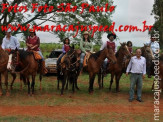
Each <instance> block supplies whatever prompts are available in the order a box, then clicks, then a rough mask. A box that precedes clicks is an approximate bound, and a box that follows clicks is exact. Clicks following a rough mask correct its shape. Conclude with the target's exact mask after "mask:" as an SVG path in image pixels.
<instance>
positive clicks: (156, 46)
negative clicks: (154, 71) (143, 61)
mask: <svg viewBox="0 0 163 122" xmlns="http://www.w3.org/2000/svg"><path fill="white" fill-rule="evenodd" d="M147 44H148V45H150V47H151V50H152V53H153V54H155V53H159V52H160V45H159V43H158V42H157V41H156V38H155V36H154V35H153V34H152V35H151V41H150V42H148V43H147ZM153 58H154V57H153ZM147 75H148V78H151V67H149V66H148V67H147Z"/></svg>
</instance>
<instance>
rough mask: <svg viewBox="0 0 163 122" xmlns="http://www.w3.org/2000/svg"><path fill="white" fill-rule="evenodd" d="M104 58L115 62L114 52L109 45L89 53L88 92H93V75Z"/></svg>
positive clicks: (99, 67)
mask: <svg viewBox="0 0 163 122" xmlns="http://www.w3.org/2000/svg"><path fill="white" fill-rule="evenodd" d="M105 58H108V59H109V60H111V61H112V62H113V63H116V61H117V60H116V57H115V55H114V52H113V50H112V49H111V48H110V47H108V48H105V49H103V50H101V51H98V52H97V53H94V54H91V56H90V57H89V60H88V68H87V69H88V72H89V93H92V92H93V84H94V79H95V76H96V74H98V73H99V72H100V70H101V66H102V64H103V62H104V60H105Z"/></svg>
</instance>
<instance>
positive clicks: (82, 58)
mask: <svg viewBox="0 0 163 122" xmlns="http://www.w3.org/2000/svg"><path fill="white" fill-rule="evenodd" d="M84 56H85V53H82V54H81V55H80V67H79V68H80V70H81V69H82V68H83V60H84Z"/></svg>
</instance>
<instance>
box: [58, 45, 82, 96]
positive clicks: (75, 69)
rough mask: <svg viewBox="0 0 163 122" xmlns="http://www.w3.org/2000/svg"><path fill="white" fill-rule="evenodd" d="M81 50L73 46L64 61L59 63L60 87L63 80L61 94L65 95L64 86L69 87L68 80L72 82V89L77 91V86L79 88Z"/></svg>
mask: <svg viewBox="0 0 163 122" xmlns="http://www.w3.org/2000/svg"><path fill="white" fill-rule="evenodd" d="M80 53H81V52H80V51H79V50H75V49H74V48H71V49H70V50H69V51H68V52H67V54H65V57H64V60H63V62H61V63H60V62H58V64H57V80H58V86H57V88H58V89H59V81H60V80H61V81H62V89H61V95H63V91H64V86H65V84H66V82H67V84H66V88H68V82H70V83H71V84H72V91H73V93H74V92H75V88H76V89H78V90H79V88H78V86H77V78H78V76H79V57H80Z"/></svg>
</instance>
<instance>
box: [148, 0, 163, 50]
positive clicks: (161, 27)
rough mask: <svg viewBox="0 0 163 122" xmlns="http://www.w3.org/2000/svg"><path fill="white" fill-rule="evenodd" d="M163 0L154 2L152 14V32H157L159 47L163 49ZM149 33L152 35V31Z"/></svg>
mask: <svg viewBox="0 0 163 122" xmlns="http://www.w3.org/2000/svg"><path fill="white" fill-rule="evenodd" d="M162 6H163V0H155V1H154V5H153V10H152V14H153V15H155V23H154V27H153V30H156V31H159V34H160V38H159V41H160V47H161V49H163V7H162ZM151 33H154V32H153V31H152V32H151Z"/></svg>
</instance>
